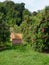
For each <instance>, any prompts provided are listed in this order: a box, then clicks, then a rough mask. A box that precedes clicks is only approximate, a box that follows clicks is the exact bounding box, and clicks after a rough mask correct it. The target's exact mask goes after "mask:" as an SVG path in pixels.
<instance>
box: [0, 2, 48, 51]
mask: <svg viewBox="0 0 49 65" xmlns="http://www.w3.org/2000/svg"><path fill="white" fill-rule="evenodd" d="M10 27H12V28H13V31H14V32H15V33H22V34H23V40H24V42H23V43H24V45H30V46H31V47H33V49H35V50H37V51H48V50H49V6H47V7H45V9H43V10H41V11H37V12H35V11H34V12H33V13H31V12H30V11H29V10H27V9H25V4H24V3H20V4H19V3H14V2H12V1H4V2H0V34H1V35H0V44H4V43H5V42H7V41H8V42H9V39H10V38H9V36H10Z"/></svg>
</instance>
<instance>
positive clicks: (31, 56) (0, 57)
mask: <svg viewBox="0 0 49 65" xmlns="http://www.w3.org/2000/svg"><path fill="white" fill-rule="evenodd" d="M0 65H49V54H44V53H38V52H35V51H32V50H26V51H25V50H19V49H11V50H5V51H2V52H0Z"/></svg>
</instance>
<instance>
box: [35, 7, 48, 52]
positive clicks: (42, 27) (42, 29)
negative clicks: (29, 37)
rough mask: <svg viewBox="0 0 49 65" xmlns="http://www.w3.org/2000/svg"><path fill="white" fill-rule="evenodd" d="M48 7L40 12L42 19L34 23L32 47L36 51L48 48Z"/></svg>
mask: <svg viewBox="0 0 49 65" xmlns="http://www.w3.org/2000/svg"><path fill="white" fill-rule="evenodd" d="M48 13H49V9H48V7H46V8H45V12H43V13H42V15H41V16H42V19H40V21H39V24H38V25H36V27H35V29H36V31H34V48H35V50H37V51H48V50H49V14H48ZM43 14H44V15H43Z"/></svg>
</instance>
